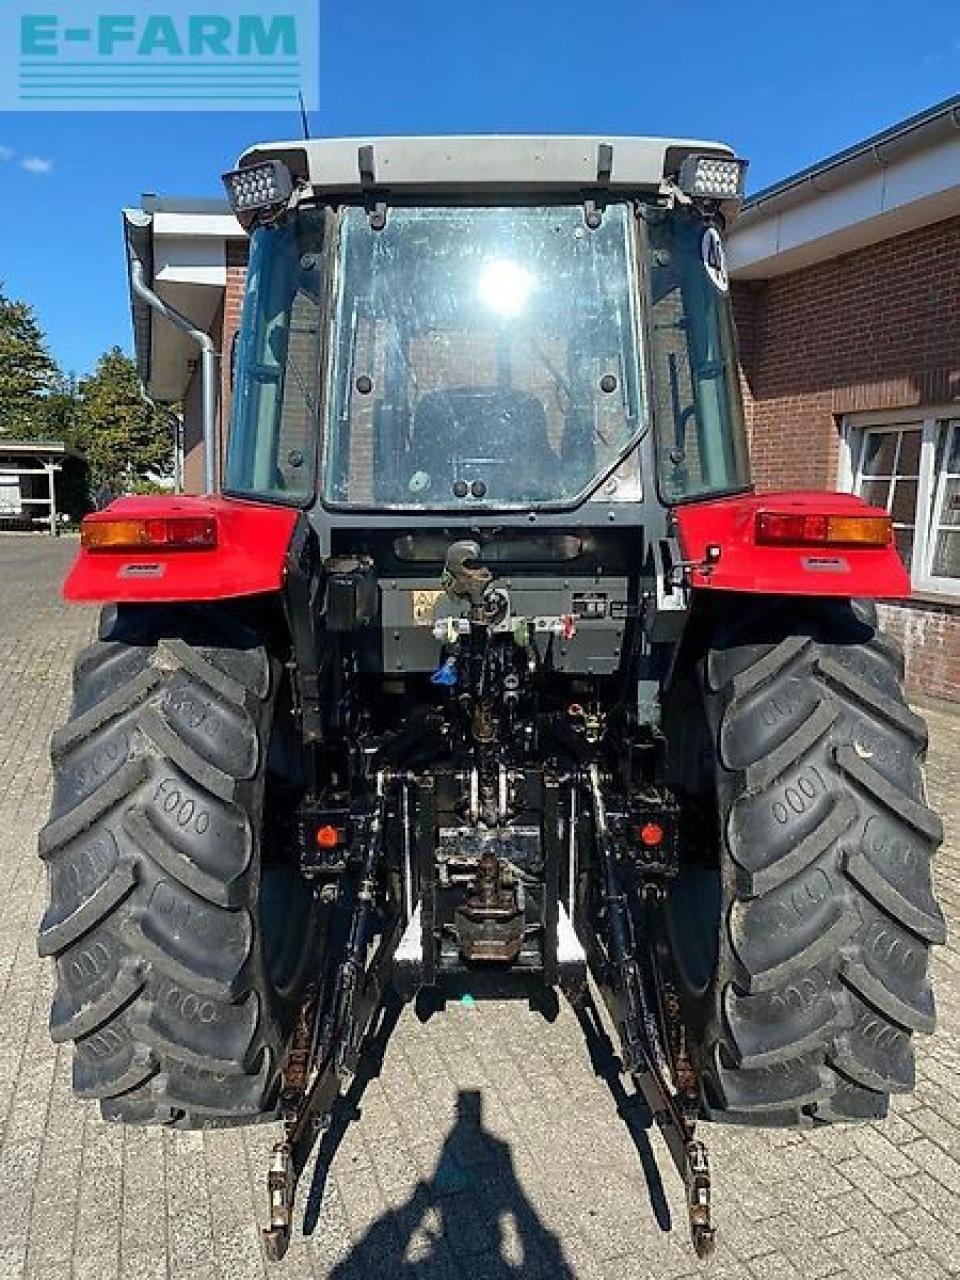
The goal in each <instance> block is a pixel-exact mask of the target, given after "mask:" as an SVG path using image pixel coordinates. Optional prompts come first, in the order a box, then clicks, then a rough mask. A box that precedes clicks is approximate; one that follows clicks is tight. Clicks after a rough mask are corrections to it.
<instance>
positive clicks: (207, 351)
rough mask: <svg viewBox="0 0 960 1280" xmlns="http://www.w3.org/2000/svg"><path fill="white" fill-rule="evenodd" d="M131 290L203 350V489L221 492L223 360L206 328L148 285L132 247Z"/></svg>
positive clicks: (209, 491)
mask: <svg viewBox="0 0 960 1280" xmlns="http://www.w3.org/2000/svg"><path fill="white" fill-rule="evenodd" d="M130 287H131V289H132V290H133V292H134V293H135V294H136V295H137V297H139V298H142V299H143V301H144V302H146V303H147V305H148V306H150V307H152V308H153V310H154V311H156V312H157V314H158V315H161V316H163V317H164V319H166V320H169V321H170V323H171V324H173V325H176V327H177V328H178V329H181V330H182V331H183V332H184V333H186V334H187V335H188V336H189V337H191V338H192V339H193V341H194V342H195V343H196V344H197V346H198V347H200V349H201V351H202V353H203V369H202V382H203V489H204V492H205V493H216V491H217V481H218V476H217V405H218V401H219V395H220V391H219V388H220V357H219V355H218V352H217V348H216V346H215V344H214V341H213V339H212V338H211V337H210V335H209V333H207V331H206V330H205V329H199V328H197V326H196V325H195V324H194V323H193V321H192V320H188V319H187V317H186V316H185V315H183V314H182V313H181V312H180V311H178V310H177V309H176V307H171V306H170V304H169V302H164V300H163V298H161V297H160V295H159V294H157V293H154V291H153V290H152V289H151V288H150V286H149V285H148V284H147V282H146V272H145V270H144V266H143V262H142V261H141V260H140V258H139V257H138V256H137V253H136V251H135V250H134V249H133V247H132V246H131V251H130Z"/></svg>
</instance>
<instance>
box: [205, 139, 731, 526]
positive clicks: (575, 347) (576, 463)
mask: <svg viewBox="0 0 960 1280" xmlns="http://www.w3.org/2000/svg"><path fill="white" fill-rule="evenodd" d="M743 170H744V165H743V163H742V162H741V161H739V160H736V159H735V158H733V157H732V156H731V154H730V152H729V150H728V149H727V148H725V147H722V146H719V145H715V144H701V143H673V142H666V141H663V140H657V139H620V140H613V141H612V142H609V143H607V142H601V141H595V140H589V139H584V138H555V139H549V140H543V139H529V138H519V137H514V138H477V139H456V140H454V139H437V138H424V139H387V140H383V141H378V142H375V143H372V144H363V143H360V142H356V143H352V142H350V141H347V140H335V141H318V142H306V143H299V144H290V145H280V146H276V147H266V148H258V149H257V150H255V151H253V152H251V153H249V154H248V155H247V156H246V157H245V158H244V160H243V163H242V167H241V168H240V169H239V170H237V171H236V172H234V173H232V174H229V175H227V178H226V184H227V188H228V191H229V192H230V195H231V200H232V203H233V207H234V209H235V211H236V212H237V214H238V216H239V217H240V218H241V220H242V221H243V222H244V223H245V224H246V225H247V226H248V227H249V228H250V230H251V232H252V250H251V260H250V271H249V283H248V293H247V301H246V306H245V309H244V314H243V322H242V328H241V333H240V337H239V341H238V347H237V354H236V361H235V385H234V407H233V419H232V424H231V428H230V441H229V449H228V454H227V466H226V474H225V477H224V489H225V491H226V492H227V493H230V494H236V495H243V496H252V497H256V498H259V499H261V500H264V499H265V500H267V501H271V502H278V503H290V504H295V505H297V506H301V507H307V508H313V509H314V512H315V519H317V520H318V521H319V523H321V524H322V525H324V526H329V525H330V524H336V523H337V518H338V514H340V515H343V516H349V515H350V514H359V513H365V514H367V515H374V516H380V517H384V516H386V518H387V519H388V520H389V519H390V518H391V516H390V513H396V515H395V516H393V517H392V519H393V522H394V523H396V522H397V520H399V521H401V522H402V521H403V520H404V519H405V518H406V516H405V514H404V513H422V514H427V513H442V514H443V516H444V519H445V520H450V519H453V520H457V519H462V520H464V521H473V520H475V519H476V518H477V517H482V516H484V515H494V514H495V515H496V518H497V519H498V520H499V519H501V517H502V516H503V515H509V514H510V513H513V514H514V516H520V517H521V518H527V519H529V518H530V517H531V516H534V517H535V515H536V513H538V512H541V511H542V512H553V513H563V512H568V513H569V512H574V511H580V512H583V513H585V514H582V515H581V516H580V517H579V519H580V520H586V521H588V522H589V521H590V520H591V519H596V520H597V521H598V522H601V521H604V522H605V521H607V520H608V515H607V512H608V510H609V509H610V507H611V505H612V506H613V507H614V508H615V510H616V511H617V512H618V513H620V514H619V517H618V518H619V519H621V520H623V521H625V522H627V523H630V522H631V516H630V515H629V509H630V508H631V507H632V508H634V509H636V508H637V507H638V506H639V505H640V504H642V503H643V502H644V500H646V502H647V504H648V505H652V504H655V503H656V502H657V501H658V499H657V493H658V491H659V494H660V495H661V497H662V499H664V500H666V501H668V502H675V501H683V500H684V499H687V498H694V497H702V496H704V495H705V494H719V493H728V492H731V491H736V490H743V489H745V488H747V487H748V486H749V469H748V461H747V450H746V441H745V431H744V422H743V411H742V406H741V402H740V393H739V384H738V378H737V367H736V356H735V342H734V331H733V325H732V322H731V317H730V298H729V287H728V280H727V274H726V267H725V263H724V255H723V247H722V239H721V234H722V230H723V227H724V224H725V220H726V219H727V218H728V217H729V216H730V215H731V213H732V212H733V210H734V209H735V206H736V200H737V197H738V195H739V191H740V185H741V179H742V174H743ZM600 507H602V508H603V511H602V513H598V508H600ZM591 510H592V515H591ZM633 522H634V523H635V522H636V515H635V514H634V517H633Z"/></svg>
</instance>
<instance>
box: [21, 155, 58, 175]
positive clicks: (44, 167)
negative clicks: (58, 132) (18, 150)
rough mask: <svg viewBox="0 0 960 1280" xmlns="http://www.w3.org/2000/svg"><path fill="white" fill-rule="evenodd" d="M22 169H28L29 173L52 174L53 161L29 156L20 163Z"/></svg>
mask: <svg viewBox="0 0 960 1280" xmlns="http://www.w3.org/2000/svg"><path fill="white" fill-rule="evenodd" d="M20 167H21V169H26V171H27V173H52V172H53V161H52V160H44V159H43V157H42V156H27V157H26V159H24V160H21V161H20Z"/></svg>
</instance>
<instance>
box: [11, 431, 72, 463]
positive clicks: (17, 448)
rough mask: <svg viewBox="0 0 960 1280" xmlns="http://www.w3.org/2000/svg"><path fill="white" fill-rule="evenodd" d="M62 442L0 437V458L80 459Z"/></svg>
mask: <svg viewBox="0 0 960 1280" xmlns="http://www.w3.org/2000/svg"><path fill="white" fill-rule="evenodd" d="M82 457H83V455H82V454H81V453H79V452H78V451H77V450H76V449H71V448H69V447H68V446H67V445H66V444H64V442H63V441H62V440H6V439H4V437H3V436H0V458H57V459H63V458H82Z"/></svg>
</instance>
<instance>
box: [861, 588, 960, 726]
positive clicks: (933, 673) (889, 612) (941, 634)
mask: <svg viewBox="0 0 960 1280" xmlns="http://www.w3.org/2000/svg"><path fill="white" fill-rule="evenodd" d="M878 612H879V614H880V624H881V626H882V627H883V630H884V631H886V632H887V633H888V634H890V635H892V636H894V637H895V638H896V639H897V640H898V641H899V643H900V645H901V646H902V647H903V655H904V658H905V659H906V666H907V676H906V688H907V693H908V694H911V695H917V694H920V695H921V696H925V697H928V698H944V699H947V700H948V701H950V702H960V605H956V604H950V603H946V602H944V603H943V604H940V603H935V602H932V601H929V600H910V601H904V602H903V603H902V604H881V605H879V606H878Z"/></svg>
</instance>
